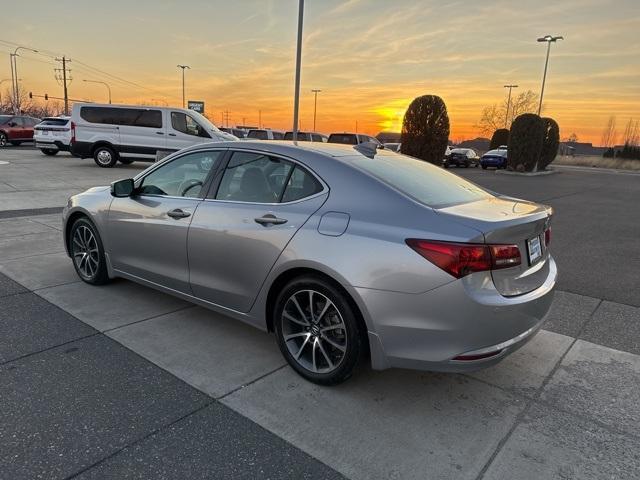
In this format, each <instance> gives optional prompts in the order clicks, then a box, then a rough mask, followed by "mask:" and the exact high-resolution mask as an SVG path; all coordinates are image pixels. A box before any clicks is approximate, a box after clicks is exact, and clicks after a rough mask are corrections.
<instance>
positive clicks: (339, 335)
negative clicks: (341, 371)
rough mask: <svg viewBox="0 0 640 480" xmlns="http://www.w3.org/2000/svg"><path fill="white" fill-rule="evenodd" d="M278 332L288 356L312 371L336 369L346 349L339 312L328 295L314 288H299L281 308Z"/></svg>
mask: <svg viewBox="0 0 640 480" xmlns="http://www.w3.org/2000/svg"><path fill="white" fill-rule="evenodd" d="M281 322H282V335H283V338H284V343H285V345H286V347H287V350H288V351H289V353H290V354H291V356H292V358H293V359H294V360H295V361H296V362H297V363H298V364H299V365H300V366H302V367H303V368H305V369H306V370H309V371H310V372H313V373H330V372H333V371H334V370H336V369H337V368H338V367H339V366H340V364H341V363H342V361H343V359H344V358H345V355H346V352H347V330H346V326H345V323H344V320H343V319H342V315H341V313H340V311H339V310H338V308H337V307H336V305H335V304H334V303H333V302H332V301H331V300H329V298H328V297H327V296H326V295H324V294H322V293H320V292H318V291H315V290H299V291H297V292H295V293H294V294H293V295H291V296H290V297H289V299H288V300H287V302H286V303H285V305H284V309H283V311H282V317H281Z"/></svg>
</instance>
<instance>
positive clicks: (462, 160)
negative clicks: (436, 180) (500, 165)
mask: <svg viewBox="0 0 640 480" xmlns="http://www.w3.org/2000/svg"><path fill="white" fill-rule="evenodd" d="M479 160H480V159H479V158H478V154H477V153H476V151H475V150H474V149H472V148H452V149H451V153H450V154H449V156H448V157H445V158H444V160H443V161H442V166H443V167H444V168H449V167H452V166H454V165H455V166H456V167H465V168H469V167H477V166H478V162H479Z"/></svg>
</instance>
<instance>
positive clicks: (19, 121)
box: [13, 117, 24, 127]
mask: <svg viewBox="0 0 640 480" xmlns="http://www.w3.org/2000/svg"><path fill="white" fill-rule="evenodd" d="M13 123H15V124H16V127H24V118H22V117H13Z"/></svg>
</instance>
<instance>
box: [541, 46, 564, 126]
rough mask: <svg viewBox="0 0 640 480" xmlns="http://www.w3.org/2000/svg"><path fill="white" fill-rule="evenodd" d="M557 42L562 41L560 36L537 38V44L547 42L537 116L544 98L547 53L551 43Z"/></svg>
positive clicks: (547, 64) (547, 61) (547, 63)
mask: <svg viewBox="0 0 640 480" xmlns="http://www.w3.org/2000/svg"><path fill="white" fill-rule="evenodd" d="M558 40H564V37H561V36H556V37H554V36H552V35H545V36H544V37H540V38H538V42H547V58H546V60H545V61H544V73H543V74H542V88H541V89H540V104H539V105H538V115H540V112H541V111H542V97H543V96H544V84H545V81H546V80H547V67H548V66H549V51H550V50H551V43H556V42H557V41H558Z"/></svg>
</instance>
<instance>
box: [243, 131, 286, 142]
mask: <svg viewBox="0 0 640 480" xmlns="http://www.w3.org/2000/svg"><path fill="white" fill-rule="evenodd" d="M247 138H253V139H254V140H284V133H283V132H281V131H280V130H271V129H270V128H254V129H252V130H249V133H247Z"/></svg>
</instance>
